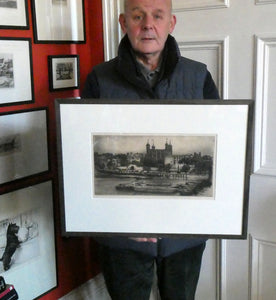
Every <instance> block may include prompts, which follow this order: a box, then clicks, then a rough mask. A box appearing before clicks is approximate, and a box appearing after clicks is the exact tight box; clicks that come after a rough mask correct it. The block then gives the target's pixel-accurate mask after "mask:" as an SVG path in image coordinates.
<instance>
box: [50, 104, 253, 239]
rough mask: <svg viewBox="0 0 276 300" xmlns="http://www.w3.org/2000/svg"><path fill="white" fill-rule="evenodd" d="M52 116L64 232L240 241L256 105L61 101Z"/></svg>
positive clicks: (249, 170)
mask: <svg viewBox="0 0 276 300" xmlns="http://www.w3.org/2000/svg"><path fill="white" fill-rule="evenodd" d="M157 116H158V117H157ZM56 118H57V136H58V161H59V179H60V200H61V211H62V220H63V221H62V222H63V223H62V232H63V235H65V236H71V235H93V236H97V235H100V236H104V235H107V236H108V235H112V236H113V235H121V236H141V237H145V236H150V237H153V236H156V237H166V236H169V237H172V236H173V237H175V236H176V237H179V236H181V237H182V236H204V237H213V238H231V239H233V238H236V239H242V238H246V232H247V215H248V193H249V175H250V172H251V166H250V162H251V159H252V154H251V148H252V146H251V143H252V122H253V101H250V100H227V101H218V100H204V101H199V100H193V101H192V100H191V101H185V100H163V99H162V100H160V101H158V100H149V99H147V100H140V101H138V100H132V99H131V100H121V99H119V100H116V99H113V100H106V99H84V100H79V99H75V100H74V99H57V100H56ZM149 139H154V141H151V140H149ZM157 143H158V144H157ZM152 155H153V156H152ZM234 162H235V163H234ZM233 174H235V176H233ZM76 211H77V212H78V213H77V214H76V213H75V212H76ZM149 216H150V217H149ZM164 220H166V221H165V222H164Z"/></svg>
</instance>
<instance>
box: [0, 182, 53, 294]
mask: <svg viewBox="0 0 276 300" xmlns="http://www.w3.org/2000/svg"><path fill="white" fill-rule="evenodd" d="M8 235H9V237H10V236H11V235H12V237H13V243H12V244H11V243H9V240H8ZM12 247H14V248H13V249H12ZM0 257H2V261H1V262H0V275H1V276H3V277H4V278H5V281H6V282H10V283H12V284H13V285H14V286H15V288H16V291H17V292H18V295H19V297H20V299H36V298H37V297H39V296H40V295H42V294H45V293H46V292H48V291H49V290H51V289H53V288H54V287H56V285H57V276H56V250H55V233H54V215H53V191H52V182H51V181H47V182H43V183H40V184H37V185H33V186H30V187H27V188H24V189H20V190H16V191H13V192H10V193H7V194H3V195H1V196H0ZM26 275H27V276H26ZM30 287H31V288H30Z"/></svg>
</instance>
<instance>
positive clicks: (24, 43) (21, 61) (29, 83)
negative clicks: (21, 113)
mask: <svg viewBox="0 0 276 300" xmlns="http://www.w3.org/2000/svg"><path fill="white" fill-rule="evenodd" d="M32 102H34V91H33V71H32V48H31V39H29V38H8V37H0V106H6V105H15V104H25V103H32Z"/></svg>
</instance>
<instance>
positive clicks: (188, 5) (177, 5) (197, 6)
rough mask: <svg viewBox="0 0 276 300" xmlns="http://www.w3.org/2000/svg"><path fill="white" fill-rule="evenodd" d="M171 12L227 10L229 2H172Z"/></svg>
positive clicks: (212, 0) (217, 0)
mask: <svg viewBox="0 0 276 300" xmlns="http://www.w3.org/2000/svg"><path fill="white" fill-rule="evenodd" d="M172 4H173V11H174V12H180V11H185V10H202V9H216V8H228V7H229V6H230V0H196V1H195V0H186V1H182V0H173V1H172Z"/></svg>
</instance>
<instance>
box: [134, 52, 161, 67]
mask: <svg viewBox="0 0 276 300" xmlns="http://www.w3.org/2000/svg"><path fill="white" fill-rule="evenodd" d="M135 56H136V59H137V60H138V61H139V62H140V63H141V64H143V65H144V66H145V67H146V68H147V69H148V70H151V71H154V70H155V69H156V68H157V67H158V66H159V62H160V60H161V55H160V54H159V55H154V54H138V53H135Z"/></svg>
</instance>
